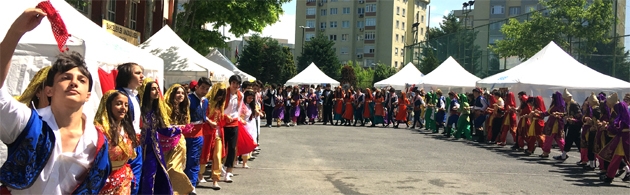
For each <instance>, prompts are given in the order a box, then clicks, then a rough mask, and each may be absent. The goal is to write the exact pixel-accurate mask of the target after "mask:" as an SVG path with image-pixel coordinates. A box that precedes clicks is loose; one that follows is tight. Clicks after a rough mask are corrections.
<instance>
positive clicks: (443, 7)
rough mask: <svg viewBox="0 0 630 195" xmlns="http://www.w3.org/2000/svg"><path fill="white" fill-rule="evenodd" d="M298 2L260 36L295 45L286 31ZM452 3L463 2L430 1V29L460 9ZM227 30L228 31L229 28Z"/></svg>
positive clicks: (290, 34) (457, 0)
mask: <svg viewBox="0 0 630 195" xmlns="http://www.w3.org/2000/svg"><path fill="white" fill-rule="evenodd" d="M298 1H300V2H303V1H305V0H293V1H291V2H289V3H286V4H284V5H283V6H282V9H284V15H282V16H280V21H279V22H277V23H275V24H273V25H271V26H268V27H266V28H265V29H264V30H263V32H262V35H263V36H271V37H273V38H280V39H288V40H289V43H295V33H294V32H292V31H288V30H287V29H295V28H297V27H296V26H295V5H296V3H297V2H298ZM454 2H464V0H433V1H431V4H429V6H430V7H431V16H430V17H427V19H428V18H430V20H431V23H430V25H431V27H434V26H438V24H439V22H440V21H442V16H444V15H445V14H448V13H449V12H450V11H451V10H454V9H461V3H454ZM227 28H228V29H229V27H227ZM252 33H253V32H252ZM226 36H228V37H230V38H231V39H232V40H234V39H240V38H237V37H235V36H234V35H232V34H229V33H227V34H226Z"/></svg>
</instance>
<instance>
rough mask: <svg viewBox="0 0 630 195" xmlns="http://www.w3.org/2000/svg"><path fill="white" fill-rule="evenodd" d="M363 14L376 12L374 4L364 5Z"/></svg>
mask: <svg viewBox="0 0 630 195" xmlns="http://www.w3.org/2000/svg"><path fill="white" fill-rule="evenodd" d="M365 12H376V4H367V5H365Z"/></svg>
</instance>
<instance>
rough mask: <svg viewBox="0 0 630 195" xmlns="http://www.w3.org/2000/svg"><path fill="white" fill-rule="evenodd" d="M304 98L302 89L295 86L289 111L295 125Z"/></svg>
mask: <svg viewBox="0 0 630 195" xmlns="http://www.w3.org/2000/svg"><path fill="white" fill-rule="evenodd" d="M301 99H302V98H301V97H300V90H299V89H298V88H297V87H294V88H293V91H291V97H290V100H291V110H290V111H289V115H290V116H291V122H292V123H293V126H297V124H298V123H297V122H298V121H297V120H298V117H299V116H300V100H301Z"/></svg>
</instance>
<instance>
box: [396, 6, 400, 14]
mask: <svg viewBox="0 0 630 195" xmlns="http://www.w3.org/2000/svg"><path fill="white" fill-rule="evenodd" d="M396 15H400V7H396Z"/></svg>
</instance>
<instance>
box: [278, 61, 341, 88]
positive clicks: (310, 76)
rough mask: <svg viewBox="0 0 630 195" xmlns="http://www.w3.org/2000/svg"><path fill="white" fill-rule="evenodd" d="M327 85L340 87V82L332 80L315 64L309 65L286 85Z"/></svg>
mask: <svg viewBox="0 0 630 195" xmlns="http://www.w3.org/2000/svg"><path fill="white" fill-rule="evenodd" d="M322 83H327V84H331V85H339V81H336V80H335V79H332V78H330V77H329V76H328V75H326V74H324V72H322V71H321V70H320V69H319V68H318V67H317V66H316V65H315V63H311V65H308V67H306V68H305V69H304V70H302V72H300V73H299V74H297V75H295V76H294V77H293V78H291V79H289V80H288V81H287V83H286V85H301V84H322Z"/></svg>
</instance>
